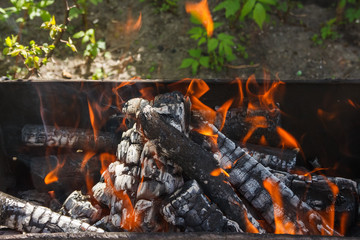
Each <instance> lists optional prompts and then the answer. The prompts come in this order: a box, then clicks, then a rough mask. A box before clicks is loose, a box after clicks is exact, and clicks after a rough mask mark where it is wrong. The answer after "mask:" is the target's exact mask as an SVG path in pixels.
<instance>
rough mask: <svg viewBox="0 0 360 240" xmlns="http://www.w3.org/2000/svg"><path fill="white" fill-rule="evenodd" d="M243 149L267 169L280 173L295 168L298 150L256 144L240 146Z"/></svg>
mask: <svg viewBox="0 0 360 240" xmlns="http://www.w3.org/2000/svg"><path fill="white" fill-rule="evenodd" d="M240 146H241V147H242V149H244V151H245V152H247V153H248V154H249V155H250V156H252V157H253V158H254V159H255V160H257V161H258V162H259V163H261V164H262V165H264V166H265V167H269V168H271V169H275V170H280V171H287V172H288V171H290V170H292V169H294V168H295V166H296V160H297V155H298V153H299V151H298V150H297V149H295V150H292V149H281V148H275V147H268V146H262V145H255V144H250V143H247V144H240Z"/></svg>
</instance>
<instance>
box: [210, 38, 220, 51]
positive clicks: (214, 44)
mask: <svg viewBox="0 0 360 240" xmlns="http://www.w3.org/2000/svg"><path fill="white" fill-rule="evenodd" d="M218 44H219V40H218V39H216V38H211V39H209V40H208V44H207V47H208V52H212V51H214V50H215V49H216V48H217V46H218Z"/></svg>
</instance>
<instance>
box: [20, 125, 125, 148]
mask: <svg viewBox="0 0 360 240" xmlns="http://www.w3.org/2000/svg"><path fill="white" fill-rule="evenodd" d="M21 135H22V136H21V139H22V142H23V143H25V144H26V145H27V146H32V147H38V146H45V147H63V148H73V149H82V150H91V151H113V150H114V149H116V145H117V143H118V139H116V136H115V134H113V133H108V132H99V133H97V137H96V139H95V136H94V132H93V131H92V130H88V129H74V128H67V127H53V126H42V125H25V126H24V127H23V128H22V131H21Z"/></svg>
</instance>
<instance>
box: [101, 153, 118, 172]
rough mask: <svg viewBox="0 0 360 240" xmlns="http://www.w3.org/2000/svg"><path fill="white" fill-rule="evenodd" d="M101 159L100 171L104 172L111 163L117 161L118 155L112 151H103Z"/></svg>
mask: <svg viewBox="0 0 360 240" xmlns="http://www.w3.org/2000/svg"><path fill="white" fill-rule="evenodd" d="M99 159H100V162H101V170H100V173H101V174H103V172H104V171H105V170H106V169H107V167H108V166H109V165H110V163H112V162H115V161H116V156H115V155H114V154H111V153H101V154H100V156H99Z"/></svg>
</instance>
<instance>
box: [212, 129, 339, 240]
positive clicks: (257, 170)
mask: <svg viewBox="0 0 360 240" xmlns="http://www.w3.org/2000/svg"><path fill="white" fill-rule="evenodd" d="M212 129H213V132H214V134H217V135H218V138H217V145H218V148H219V150H220V152H221V156H220V157H219V158H218V160H219V163H220V166H221V167H222V168H224V169H226V171H227V172H228V174H229V177H228V179H227V181H229V182H230V183H231V185H232V186H234V188H235V189H236V190H238V191H239V193H240V194H241V195H242V196H244V197H245V198H246V199H247V200H248V201H249V202H250V203H251V205H252V206H253V207H254V208H255V209H257V210H258V211H259V212H260V213H261V215H262V216H263V218H264V219H265V220H266V221H267V223H269V224H270V225H271V226H272V227H273V228H274V229H275V217H280V216H281V218H282V221H283V224H284V226H285V225H286V224H290V225H292V226H294V228H295V229H294V231H295V233H297V234H326V235H332V234H335V235H338V233H337V232H335V231H334V230H333V229H332V228H331V227H330V226H329V225H328V223H327V222H326V220H325V219H324V218H323V217H322V216H321V215H320V214H319V213H317V212H316V211H314V209H312V208H311V207H310V206H309V205H308V204H306V203H305V202H303V201H301V200H300V199H299V197H298V196H296V195H295V194H294V193H293V191H291V189H289V188H288V187H287V186H286V185H285V184H284V183H282V182H281V181H280V180H279V179H278V178H277V177H276V176H275V175H274V174H272V173H271V172H270V171H269V170H268V169H267V168H266V167H264V166H263V165H262V164H261V163H259V162H258V161H257V160H255V159H254V158H253V157H251V156H250V155H249V154H247V153H246V152H245V151H244V150H243V149H242V148H241V147H239V146H237V145H236V144H235V143H234V142H233V141H231V140H230V139H229V138H227V137H226V136H225V135H224V134H222V133H221V132H219V131H218V130H217V129H216V128H215V127H214V126H212ZM264 181H267V182H268V183H269V184H270V185H271V186H272V188H276V191H278V192H279V194H280V196H281V200H282V204H280V203H274V202H273V200H272V196H271V195H270V194H269V192H268V190H267V189H266V188H265V186H264ZM275 210H276V211H275Z"/></svg>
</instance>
